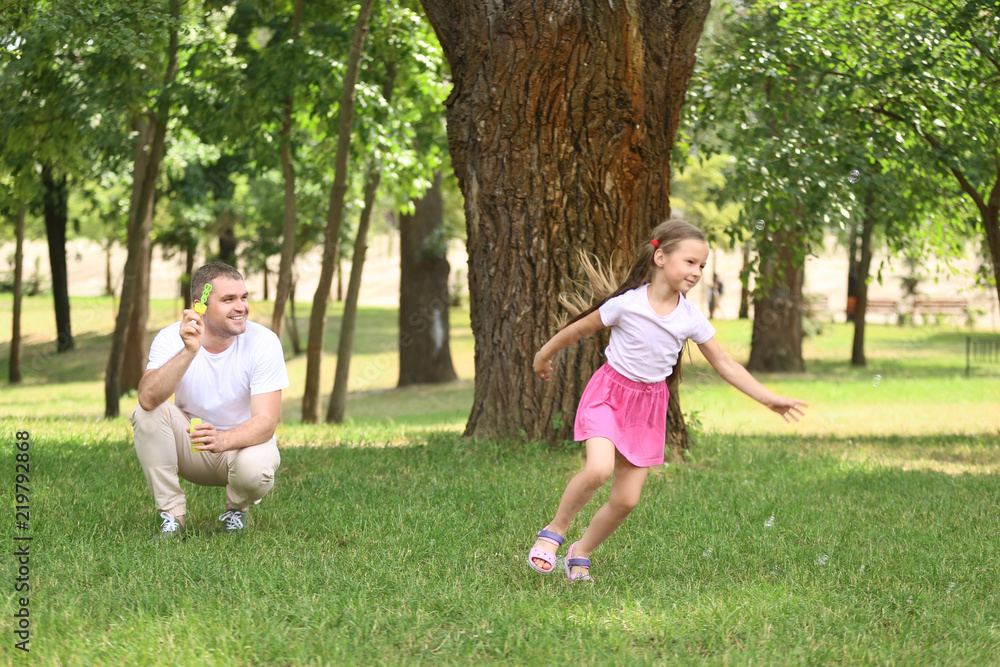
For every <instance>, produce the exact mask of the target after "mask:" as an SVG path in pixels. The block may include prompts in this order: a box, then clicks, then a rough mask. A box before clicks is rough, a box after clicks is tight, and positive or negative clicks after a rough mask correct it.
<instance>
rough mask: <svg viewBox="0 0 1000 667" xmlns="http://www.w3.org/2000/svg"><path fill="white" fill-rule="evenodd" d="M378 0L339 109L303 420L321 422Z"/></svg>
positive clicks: (357, 34)
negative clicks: (361, 94) (354, 142)
mask: <svg viewBox="0 0 1000 667" xmlns="http://www.w3.org/2000/svg"><path fill="white" fill-rule="evenodd" d="M373 4H374V0H363V2H362V4H361V9H360V10H359V11H358V18H357V21H355V23H354V31H353V33H352V38H351V52H350V55H349V56H348V58H347V71H346V72H345V74H344V89H343V91H342V93H341V97H340V111H339V112H338V130H337V155H336V157H335V158H334V175H333V186H332V187H331V188H330V207H329V208H328V209H327V214H326V235H325V238H324V244H323V265H322V267H321V269H320V274H319V283H318V284H317V286H316V292H315V293H314V294H313V307H312V313H311V314H310V316H309V342H308V343H307V346H306V383H305V390H304V391H303V394H302V421H304V422H307V423H314V424H315V423H317V422H319V410H320V396H319V381H320V366H321V361H322V356H323V336H324V334H325V332H326V306H327V302H328V301H329V299H330V287H331V286H332V285H333V270H334V268H335V266H336V264H337V257H338V256H339V254H340V248H339V241H340V223H341V220H342V218H343V216H344V197H346V195H347V157H348V153H349V151H350V148H351V123H352V121H353V119H354V89H355V87H356V86H357V83H358V73H359V72H360V70H361V55H362V53H363V50H364V44H365V33H366V32H367V31H368V15H369V14H371V10H372V5H373Z"/></svg>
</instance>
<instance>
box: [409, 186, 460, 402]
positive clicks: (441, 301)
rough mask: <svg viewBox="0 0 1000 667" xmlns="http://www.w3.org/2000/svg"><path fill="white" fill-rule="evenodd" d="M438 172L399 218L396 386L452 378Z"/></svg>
mask: <svg viewBox="0 0 1000 667" xmlns="http://www.w3.org/2000/svg"><path fill="white" fill-rule="evenodd" d="M441 180H442V175H441V173H440V172H438V173H437V174H435V176H434V182H433V184H432V185H431V187H430V188H429V189H428V190H427V192H426V193H424V196H423V197H421V198H420V199H419V200H418V201H416V202H414V206H413V213H405V214H403V215H402V216H401V217H400V221H399V231H400V240H399V245H400V251H399V267H400V271H399V274H400V279H399V386H400V387H405V386H408V385H412V384H430V383H440V382H451V381H453V380H455V379H457V377H458V376H457V375H456V374H455V367H454V365H453V364H452V361H451V348H450V346H449V320H448V306H449V299H448V276H449V274H450V273H451V266H450V265H449V264H448V235H447V232H446V231H445V228H444V227H445V226H444V210H443V209H444V202H443V200H442V196H441Z"/></svg>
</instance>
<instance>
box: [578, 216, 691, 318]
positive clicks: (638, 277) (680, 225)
mask: <svg viewBox="0 0 1000 667" xmlns="http://www.w3.org/2000/svg"><path fill="white" fill-rule="evenodd" d="M654 240H655V241H656V242H657V245H656V246H654V245H653V243H652V241H654ZM688 240H695V241H701V242H703V243H707V242H708V241H707V240H706V238H705V234H704V233H702V231H701V230H700V229H698V228H697V227H695V226H694V225H692V224H691V223H689V222H684V221H683V220H677V219H671V220H667V221H666V222H662V223H660V224H659V225H657V226H656V229H654V230H653V232H652V234H651V235H650V237H649V240H647V241H644V242H643V243H642V245H641V246H639V249H638V250H637V251H636V253H635V256H634V257H633V258H632V263H631V265H630V266H629V268H628V272H627V273H624V275H623V272H622V271H621V269H620V267H616V266H615V264H614V258H612V259H611V260H609V261H608V263H607V264H604V263H602V262H601V260H600V259H598V258H597V257H594V256H593V255H591V254H590V253H588V252H586V251H584V250H580V251H579V253H578V256H579V259H580V266H581V267H582V268H583V271H584V273H586V274H587V281H586V282H583V283H578V289H577V290H575V291H573V292H564V293H562V294H560V295H559V303H561V304H562V305H563V307H565V308H566V310H568V311H569V312H570V315H571V316H572V319H570V320H569V321H568V322H566V324H572V323H573V322H576V321H577V320H580V319H583V318H584V317H586V316H587V315H590V314H591V313H592V312H594V311H595V310H597V309H598V308H600V307H601V306H602V305H604V302H605V301H607V300H608V299H613V298H614V297H616V296H618V295H620V294H624V293H625V292H627V291H629V290H633V289H635V288H636V287H642V286H643V285H645V284H646V283H648V282H649V281H650V280H651V279H652V276H653V269H654V268H656V264H655V263H654V262H653V255H654V254H655V253H656V250H657V248H659V249H660V250H662V251H663V253H664V254H666V255H669V254H670V253H672V252H673V251H674V250H676V249H677V246H678V245H680V244H681V242H682V241H688ZM562 326H565V324H564V325H562ZM560 328H561V327H560Z"/></svg>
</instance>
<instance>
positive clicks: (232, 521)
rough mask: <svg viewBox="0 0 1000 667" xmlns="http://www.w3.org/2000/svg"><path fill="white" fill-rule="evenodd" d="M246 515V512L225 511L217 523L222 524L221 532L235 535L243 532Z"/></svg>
mask: <svg viewBox="0 0 1000 667" xmlns="http://www.w3.org/2000/svg"><path fill="white" fill-rule="evenodd" d="M248 518H249V517H248V513H247V511H246V510H226V511H225V512H224V513H223V514H222V516H220V517H219V521H221V522H222V530H224V531H225V532H227V533H230V534H235V533H239V532H240V531H242V530H243V528H244V527H245V526H246V525H247V520H248Z"/></svg>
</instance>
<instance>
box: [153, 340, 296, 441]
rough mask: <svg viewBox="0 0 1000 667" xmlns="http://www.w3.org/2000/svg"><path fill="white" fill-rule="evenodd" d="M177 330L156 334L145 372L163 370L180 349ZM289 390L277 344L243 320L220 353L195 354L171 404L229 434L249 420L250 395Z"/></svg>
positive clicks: (282, 356)
mask: <svg viewBox="0 0 1000 667" xmlns="http://www.w3.org/2000/svg"><path fill="white" fill-rule="evenodd" d="M180 327H181V323H180V322H175V323H174V324H171V325H170V326H168V327H166V328H164V329H162V330H161V331H160V332H159V333H158V334H156V338H154V339H153V344H152V345H151V346H150V348H149V363H148V364H146V370H152V369H155V368H159V367H160V366H163V365H164V364H165V363H167V362H168V361H170V360H171V359H173V358H174V357H175V356H177V353H178V352H180V351H181V350H182V349H184V341H183V339H181V336H180ZM288 386H289V382H288V371H287V370H286V368H285V355H284V352H283V351H282V349H281V341H280V340H278V337H277V336H276V335H275V334H274V332H273V331H271V330H270V329H268V328H267V327H265V326H263V325H260V324H257V323H255V322H247V330H246V331H245V332H244V333H242V334H240V335H238V336H236V338H235V340H234V341H233V344H232V345H230V346H229V347H228V348H226V349H225V350H224V351H222V352H220V353H218V354H211V353H210V352H208V351H206V350H205V348H201V349H200V350H198V354H197V355H195V358H194V360H193V361H192V362H191V365H190V366H189V367H188V369H187V371H186V372H185V373H184V377H182V378H181V382H180V384H179V385H177V391H175V392H174V404H175V405H176V406H177V407H179V408H180V409H181V410H183V411H184V412H186V413H187V414H188V415H190V416H191V417H201V419H203V420H204V421H206V422H208V423H209V424H212V425H213V426H215V428H216V429H217V430H219V431H228V430H230V429H233V428H236V427H237V426H239V425H240V424H242V423H243V422H245V421H247V420H248V419H250V416H251V415H250V397H251V396H256V395H257V394H266V393H269V392H272V391H277V390H279V389H284V388H286V387H288Z"/></svg>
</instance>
